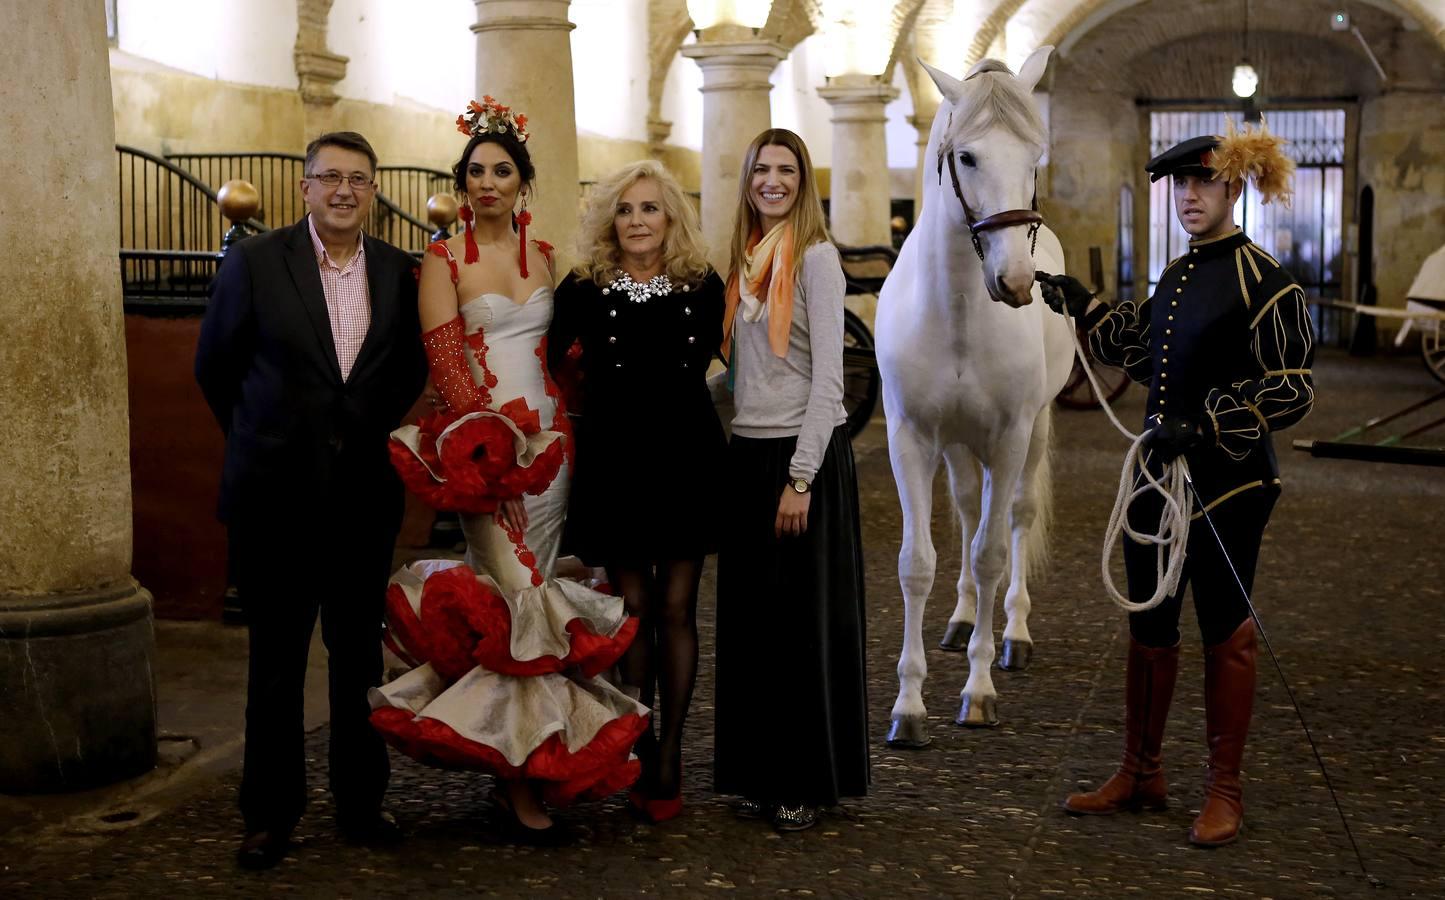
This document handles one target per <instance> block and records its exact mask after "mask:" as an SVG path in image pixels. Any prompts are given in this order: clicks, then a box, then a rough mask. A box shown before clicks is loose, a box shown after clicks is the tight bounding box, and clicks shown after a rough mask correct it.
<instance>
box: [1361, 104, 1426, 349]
mask: <svg viewBox="0 0 1445 900" xmlns="http://www.w3.org/2000/svg"><path fill="white" fill-rule="evenodd" d="M1360 120H1361V122H1360V148H1359V160H1360V165H1359V173H1360V186H1361V187H1363V186H1364V185H1371V186H1373V187H1374V189H1375V285H1376V287H1377V288H1378V289H1379V302H1380V305H1382V306H1403V305H1404V303H1405V292H1406V291H1407V290H1408V289H1409V287H1410V282H1411V281H1413V280H1414V278H1415V273H1416V272H1417V271H1418V270H1419V268H1420V264H1421V263H1422V262H1424V261H1425V257H1427V256H1429V255H1430V254H1431V253H1433V252H1434V251H1435V250H1436V249H1438V248H1439V247H1440V245H1441V244H1445V91H1440V92H1433V93H1431V92H1399V93H1390V94H1384V95H1382V96H1380V97H1378V98H1376V99H1374V100H1372V101H1370V102H1368V103H1366V104H1364V107H1363V109H1362V110H1361V113H1360ZM1382 327H1388V325H1387V323H1383V322H1382Z"/></svg>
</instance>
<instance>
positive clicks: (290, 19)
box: [116, 0, 297, 90]
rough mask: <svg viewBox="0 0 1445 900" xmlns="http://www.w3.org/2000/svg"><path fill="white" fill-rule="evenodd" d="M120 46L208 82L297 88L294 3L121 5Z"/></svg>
mask: <svg viewBox="0 0 1445 900" xmlns="http://www.w3.org/2000/svg"><path fill="white" fill-rule="evenodd" d="M116 28H117V34H116V44H117V46H118V48H119V49H120V50H121V51H123V52H125V53H129V54H131V55H133V56H139V57H142V58H144V59H149V60H153V61H155V62H158V63H161V64H162V65H166V66H170V67H172V68H175V69H180V70H181V71H183V72H190V73H192V74H195V75H201V76H204V77H206V78H217V79H220V80H222V81H234V82H239V83H241V84H253V85H261V86H263V87H275V88H288V89H292V90H294V89H295V88H296V85H297V80H296V64H295V62H294V61H293V59H292V55H291V54H292V51H293V50H294V49H295V46H296V0H247V2H245V3H222V2H214V0H208V2H197V0H117V3H116Z"/></svg>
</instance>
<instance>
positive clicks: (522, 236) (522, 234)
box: [512, 198, 532, 278]
mask: <svg viewBox="0 0 1445 900" xmlns="http://www.w3.org/2000/svg"><path fill="white" fill-rule="evenodd" d="M512 221H514V222H516V223H517V257H518V259H517V262H518V263H519V264H520V265H521V268H522V277H523V278H526V277H527V226H528V225H531V224H532V214H531V213H530V212H528V211H527V200H526V198H523V199H522V211H521V212H519V213H517V214H515V215H513V216H512Z"/></svg>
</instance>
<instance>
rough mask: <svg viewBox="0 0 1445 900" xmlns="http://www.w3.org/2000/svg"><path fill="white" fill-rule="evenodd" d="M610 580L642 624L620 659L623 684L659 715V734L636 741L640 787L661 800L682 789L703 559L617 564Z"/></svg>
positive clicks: (694, 676)
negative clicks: (684, 727) (684, 725)
mask: <svg viewBox="0 0 1445 900" xmlns="http://www.w3.org/2000/svg"><path fill="white" fill-rule="evenodd" d="M607 577H608V579H609V580H610V581H611V582H612V585H613V587H614V588H616V589H618V590H621V591H622V598H623V602H624V603H625V604H626V605H627V613H628V615H632V616H636V617H637V619H638V622H639V625H638V629H637V637H636V639H634V640H633V642H632V646H631V647H629V648H628V649H627V653H626V654H625V655H624V656H623V657H622V663H621V667H622V680H623V681H624V682H625V683H627V684H629V685H631V686H633V687H636V688H637V689H638V690H639V691H640V692H641V697H640V698H639V699H640V700H641V702H642V703H644V704H646V705H647V706H649V707H652V708H653V709H655V710H656V711H658V712H659V713H660V716H654V719H655V720H659V722H660V727H659V729H658V732H657V733H654V732H653V730H652V729H651V728H649V729H648V730H647V731H646V732H644V733H643V735H642V737H641V738H640V739H639V740H638V742H637V756H638V758H639V759H641V760H642V779H643V780H642V787H643V789H644V790H646V791H648V792H650V793H652V794H653V795H654V796H655V797H656V798H658V799H670V798H672V797H676V796H677V794H678V791H679V790H681V788H682V723H683V721H684V720H686V719H687V707H688V704H690V703H691V702H692V688H693V683H694V682H695V681H696V680H697V589H698V582H699V580H701V578H702V559H701V558H698V559H661V560H657V561H656V562H655V563H654V562H631V563H614V564H611V565H608V566H607ZM659 695H660V697H659ZM659 699H660V701H661V702H660V703H657V704H654V700H659Z"/></svg>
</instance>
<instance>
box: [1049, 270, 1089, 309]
mask: <svg viewBox="0 0 1445 900" xmlns="http://www.w3.org/2000/svg"><path fill="white" fill-rule="evenodd" d="M1034 280H1035V281H1037V282H1038V283H1039V285H1040V287H1041V288H1042V290H1043V294H1044V302H1045V303H1047V304H1048V305H1049V309H1052V310H1053V311H1054V312H1056V313H1059V314H1060V315H1063V312H1064V310H1065V309H1067V310H1068V311H1069V315H1071V316H1073V317H1074V318H1076V319H1082V318H1083V317H1084V313H1085V312H1088V309H1089V301H1090V300H1093V299H1094V294H1093V292H1092V291H1090V290H1089V289H1088V288H1086V287H1084V283H1083V282H1082V281H1080V280H1079V279H1077V278H1075V277H1074V276H1072V275H1050V274H1049V273H1048V272H1035V273H1034Z"/></svg>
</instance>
